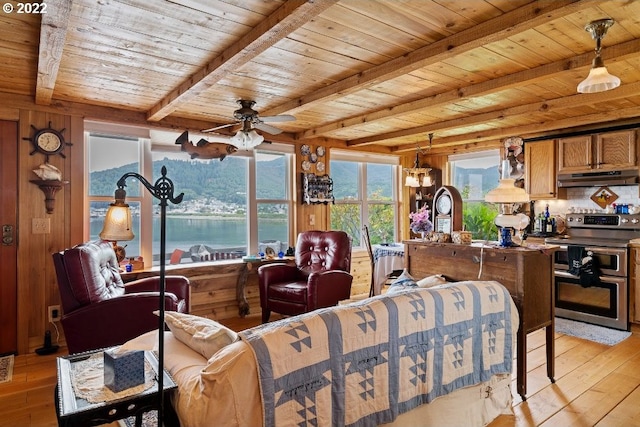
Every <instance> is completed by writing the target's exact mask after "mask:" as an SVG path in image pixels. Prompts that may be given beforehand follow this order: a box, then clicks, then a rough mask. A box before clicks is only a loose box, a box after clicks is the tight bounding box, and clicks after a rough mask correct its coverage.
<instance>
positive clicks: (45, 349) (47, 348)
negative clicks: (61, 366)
mask: <svg viewBox="0 0 640 427" xmlns="http://www.w3.org/2000/svg"><path fill="white" fill-rule="evenodd" d="M59 348H60V346H58V345H51V331H47V332H45V333H44V344H43V346H42V347H40V348H36V354H38V355H40V356H44V355H46V354H53V353H55V352H56V351H58V349H59Z"/></svg>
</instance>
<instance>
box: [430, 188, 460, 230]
mask: <svg viewBox="0 0 640 427" xmlns="http://www.w3.org/2000/svg"><path fill="white" fill-rule="evenodd" d="M433 208H434V209H433V225H434V231H436V232H438V233H447V234H451V232H452V231H460V230H462V197H461V196H460V193H459V192H458V190H457V189H456V188H455V187H452V186H449V185H443V186H442V187H440V188H438V190H437V191H436V194H435V195H434V196H433Z"/></svg>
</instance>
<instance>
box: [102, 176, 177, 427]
mask: <svg viewBox="0 0 640 427" xmlns="http://www.w3.org/2000/svg"><path fill="white" fill-rule="evenodd" d="M160 173H161V174H162V176H161V177H160V178H158V180H157V181H156V182H155V184H154V185H151V183H150V182H149V181H147V180H146V179H145V178H144V177H143V176H142V175H140V174H137V173H135V172H128V173H125V174H124V175H122V176H121V177H120V179H119V180H118V183H117V186H118V189H117V190H116V193H115V199H116V200H115V202H114V203H112V204H111V205H109V209H108V210H107V215H106V217H105V219H104V223H105V225H104V228H105V229H106V228H108V227H111V228H113V227H114V224H119V226H120V227H121V228H126V227H129V229H128V230H122V232H123V233H130V234H131V235H132V236H133V233H132V232H131V229H130V226H131V221H122V220H120V221H118V218H123V217H124V218H127V217H128V218H130V217H131V213H130V211H129V205H128V204H126V203H125V198H126V197H127V192H126V191H125V189H124V187H126V186H127V184H126V180H127V178H129V177H133V178H136V179H137V180H139V181H140V182H141V183H142V185H144V186H145V188H146V189H147V190H148V191H149V193H151V195H153V197H155V198H156V199H158V200H160V307H159V316H158V317H159V325H158V352H159V354H158V393H159V394H160V397H159V399H160V404H159V406H158V425H161V423H163V416H164V415H163V412H164V391H163V389H164V304H165V303H164V294H165V288H166V279H165V263H166V260H165V254H166V247H165V245H166V219H167V204H168V202H171V203H173V204H174V205H177V204H178V203H181V202H182V197H183V196H184V193H180V194H179V195H178V196H176V197H174V196H173V190H174V187H173V181H171V180H170V179H169V178H167V168H166V167H165V166H162V169H161V170H160Z"/></svg>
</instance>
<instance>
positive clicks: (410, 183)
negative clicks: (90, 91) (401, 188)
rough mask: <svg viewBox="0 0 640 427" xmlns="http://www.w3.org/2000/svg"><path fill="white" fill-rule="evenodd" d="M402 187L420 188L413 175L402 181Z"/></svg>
mask: <svg viewBox="0 0 640 427" xmlns="http://www.w3.org/2000/svg"><path fill="white" fill-rule="evenodd" d="M404 185H405V186H406V187H420V181H418V178H416V177H415V176H413V175H407V178H406V179H405V180H404Z"/></svg>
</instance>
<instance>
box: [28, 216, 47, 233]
mask: <svg viewBox="0 0 640 427" xmlns="http://www.w3.org/2000/svg"><path fill="white" fill-rule="evenodd" d="M31 232H32V233H33V234H48V233H51V220H50V219H49V218H31Z"/></svg>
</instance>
